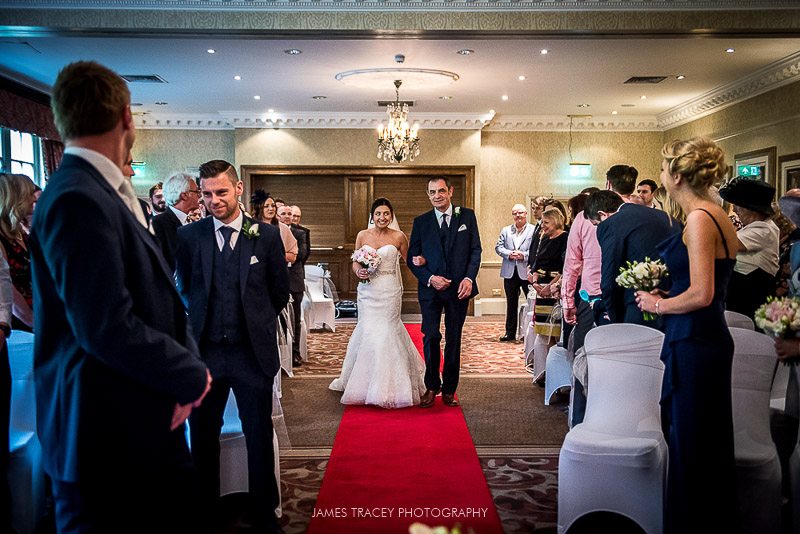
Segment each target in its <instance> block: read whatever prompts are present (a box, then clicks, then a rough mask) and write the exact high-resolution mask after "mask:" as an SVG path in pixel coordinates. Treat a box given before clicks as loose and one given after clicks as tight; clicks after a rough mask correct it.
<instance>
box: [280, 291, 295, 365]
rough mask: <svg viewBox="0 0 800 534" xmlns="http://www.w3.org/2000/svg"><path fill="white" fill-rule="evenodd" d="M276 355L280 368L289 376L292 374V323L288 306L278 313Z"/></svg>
mask: <svg viewBox="0 0 800 534" xmlns="http://www.w3.org/2000/svg"><path fill="white" fill-rule="evenodd" d="M277 330H278V355H279V356H280V359H281V369H283V370H284V371H286V374H287V375H289V376H294V372H293V371H292V339H293V337H292V336H293V332H292V330H293V323H292V315H291V313H290V310H289V306H286V307H285V308H284V309H283V310H282V311H281V313H280V318H279V319H278V329H277Z"/></svg>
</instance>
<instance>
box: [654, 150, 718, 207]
mask: <svg viewBox="0 0 800 534" xmlns="http://www.w3.org/2000/svg"><path fill="white" fill-rule="evenodd" d="M661 155H662V156H663V157H664V159H665V160H666V161H667V169H668V170H669V172H670V174H678V175H680V176H682V177H683V178H684V179H685V180H686V182H687V183H688V184H689V187H691V188H692V189H693V190H695V191H698V192H701V191H702V192H703V193H704V194H705V193H706V192H707V191H708V188H709V187H710V186H712V185H714V184H715V183H717V182H719V181H721V180H722V179H723V178H724V177H725V173H726V172H727V170H728V165H727V164H726V163H725V152H723V151H722V149H721V148H720V147H718V146H717V144H716V143H715V142H714V141H712V140H711V139H709V138H707V137H693V138H692V139H688V140H685V141H681V140H678V139H676V140H674V141H670V142H669V143H667V144H665V145H664V147H663V148H662V149H661Z"/></svg>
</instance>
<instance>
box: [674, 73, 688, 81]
mask: <svg viewBox="0 0 800 534" xmlns="http://www.w3.org/2000/svg"><path fill="white" fill-rule="evenodd" d="M675 77H676V78H677V79H679V80H683V79H684V78H686V76H684V75H683V74H678V75H677V76H675Z"/></svg>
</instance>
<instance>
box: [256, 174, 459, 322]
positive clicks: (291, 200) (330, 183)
mask: <svg viewBox="0 0 800 534" xmlns="http://www.w3.org/2000/svg"><path fill="white" fill-rule="evenodd" d="M241 170H242V174H241V176H242V179H243V180H244V181H245V183H246V184H248V185H249V187H250V191H254V190H256V189H263V190H265V191H267V192H269V193H271V194H272V196H273V197H274V198H280V199H282V200H283V201H284V202H286V203H287V204H289V205H297V206H299V207H300V209H301V210H302V212H303V218H302V221H301V224H302V225H303V226H305V227H307V228H309V229H310V230H311V257H310V258H309V260H308V262H307V263H308V264H310V265H315V264H317V263H322V264H325V266H326V268H327V269H329V270H330V272H331V279H332V281H333V283H334V284H335V285H336V289H337V292H338V293H339V298H340V299H347V300H356V287H357V284H358V280H357V279H356V277H355V276H354V275H353V273H352V271H351V268H350V267H351V261H350V256H351V255H352V253H353V249H354V247H355V240H356V236H357V235H358V232H359V231H361V230H363V229H364V228H366V227H367V224H368V222H369V216H370V213H369V209H370V207H371V205H372V202H373V200H374V199H376V198H380V197H386V198H388V199H389V200H390V201H391V203H392V206H393V208H394V211H395V217H396V218H397V222H398V223H399V225H400V229H401V230H403V231H404V232H405V233H406V235H409V236H410V233H411V226H412V223H413V220H414V218H415V217H416V216H417V215H419V214H421V213H423V212H425V211H427V210H431V209H433V208H432V207H431V203H430V201H429V200H428V196H427V194H426V186H427V183H428V180H430V179H431V178H437V177H447V178H448V179H449V180H450V183H451V184H452V185H453V187H454V194H453V204H455V205H457V206H466V207H472V206H474V173H475V170H474V167H399V168H386V167H374V168H373V167H275V166H258V165H246V166H243V167H242V169H241ZM401 264H402V260H401ZM401 271H402V275H403V287H404V290H403V313H419V305H418V303H417V281H416V278H414V276H413V275H412V274H411V271H409V269H408V267H406V266H405V265H401Z"/></svg>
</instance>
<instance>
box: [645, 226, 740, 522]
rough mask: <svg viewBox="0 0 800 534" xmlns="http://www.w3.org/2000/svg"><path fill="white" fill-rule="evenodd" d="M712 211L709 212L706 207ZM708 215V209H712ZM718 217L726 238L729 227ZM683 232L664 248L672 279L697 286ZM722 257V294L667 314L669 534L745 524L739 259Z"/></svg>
mask: <svg viewBox="0 0 800 534" xmlns="http://www.w3.org/2000/svg"><path fill="white" fill-rule="evenodd" d="M703 211H706V210H703ZM706 213H708V212H707V211H706ZM708 215H709V217H711V218H712V220H714V223H715V224H716V225H717V230H719V233H720V235H722V236H723V243H725V241H724V235H723V233H722V229H721V228H720V226H719V224H718V223H717V221H716V220H715V219H714V218H713V217H712V216H711V214H710V213H708ZM681 237H682V235H681V234H675V235H674V236H672V237H670V238H669V239H667V240H665V241H663V242H662V243H661V244H659V245H658V251H659V253H660V255H661V257H662V259H663V260H664V263H665V264H666V265H667V267H668V269H669V273H670V279H671V281H672V289H671V291H670V296H671V297H674V296H677V295H680V294H681V293H683V292H684V291H686V290H687V289H688V287H689V283H690V277H689V253H688V250H687V249H686V245H684V243H683V241H682V239H681ZM725 255H726V258H722V259H716V260H714V299H713V300H712V301H711V304H709V305H708V306H707V307H705V308H700V309H697V310H694V311H691V312H688V313H681V314H670V315H665V316H664V333H665V337H664V346H663V348H662V351H661V360H662V361H663V362H664V382H663V386H662V389H661V424H662V427H663V430H664V436H665V438H666V439H667V444H668V446H669V469H668V473H667V502H666V509H665V514H664V522H665V532H735V531H736V528H737V524H738V518H737V511H736V510H737V501H736V499H737V497H736V495H737V494H736V464H735V460H734V446H733V414H732V407H731V367H732V363H733V340H732V339H731V335H730V333H729V331H728V325H727V323H726V322H725V297H726V293H727V287H728V282H729V280H730V277H731V272H732V271H733V265H734V263H735V260H733V259H729V258H728V257H727V256H728V249H727V245H725Z"/></svg>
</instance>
